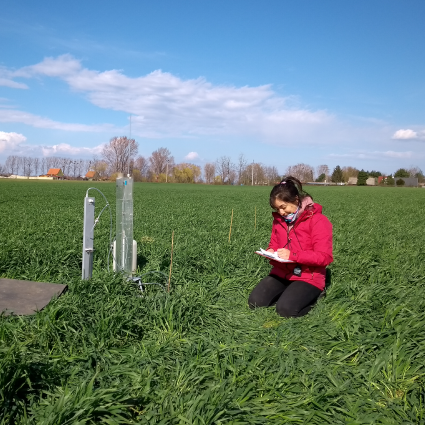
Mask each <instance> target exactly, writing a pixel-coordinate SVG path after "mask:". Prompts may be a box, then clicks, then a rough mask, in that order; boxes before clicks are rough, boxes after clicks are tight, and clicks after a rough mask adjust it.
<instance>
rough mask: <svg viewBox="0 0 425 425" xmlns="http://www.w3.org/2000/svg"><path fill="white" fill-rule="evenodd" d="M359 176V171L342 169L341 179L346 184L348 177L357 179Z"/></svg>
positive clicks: (349, 168)
mask: <svg viewBox="0 0 425 425" xmlns="http://www.w3.org/2000/svg"><path fill="white" fill-rule="evenodd" d="M358 174H359V170H358V169H357V168H355V167H350V166H347V167H342V178H343V179H344V181H345V182H348V179H349V178H350V177H357V176H358Z"/></svg>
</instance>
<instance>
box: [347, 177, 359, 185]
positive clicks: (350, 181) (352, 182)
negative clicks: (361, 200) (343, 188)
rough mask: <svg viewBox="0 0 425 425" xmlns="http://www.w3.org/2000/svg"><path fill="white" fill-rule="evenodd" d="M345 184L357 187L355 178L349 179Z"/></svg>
mask: <svg viewBox="0 0 425 425" xmlns="http://www.w3.org/2000/svg"><path fill="white" fill-rule="evenodd" d="M347 184H351V185H357V177H350V178H349V179H348V182H347Z"/></svg>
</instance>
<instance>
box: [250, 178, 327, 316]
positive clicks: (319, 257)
mask: <svg viewBox="0 0 425 425" xmlns="http://www.w3.org/2000/svg"><path fill="white" fill-rule="evenodd" d="M270 205H271V207H272V208H273V209H274V210H275V212H274V213H273V217H274V220H273V227H272V234H271V238H270V244H269V246H268V251H269V252H275V251H276V252H277V254H278V256H279V257H280V258H282V259H284V260H290V261H292V262H287V263H281V262H278V261H275V260H271V261H270V264H271V265H272V266H273V268H272V270H271V272H270V274H269V275H268V276H267V277H265V278H264V279H263V280H261V282H260V283H259V284H258V285H257V286H256V287H255V288H254V290H253V291H252V292H251V295H250V296H249V299H248V303H249V305H250V307H251V308H255V307H269V306H271V305H274V304H276V311H277V313H278V314H279V315H280V316H283V317H301V316H304V315H305V314H307V313H308V312H309V311H310V310H311V308H312V307H313V305H314V304H315V302H316V301H317V299H318V298H319V296H320V294H321V293H322V292H323V291H324V289H325V277H326V266H327V265H329V264H330V263H331V262H332V261H333V256H332V224H331V223H330V221H329V220H328V219H327V217H325V216H324V215H323V214H322V207H321V205H319V204H316V203H314V202H313V198H312V197H311V196H310V195H309V194H307V193H306V192H304V191H303V189H302V184H301V182H300V181H299V180H298V179H296V178H295V177H286V178H285V179H284V180H282V181H281V182H280V184H278V185H276V186H274V187H273V189H272V191H271V193H270Z"/></svg>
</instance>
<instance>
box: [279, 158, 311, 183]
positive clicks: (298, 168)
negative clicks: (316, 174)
mask: <svg viewBox="0 0 425 425" xmlns="http://www.w3.org/2000/svg"><path fill="white" fill-rule="evenodd" d="M286 175H287V176H293V177H296V178H297V179H298V180H300V181H301V182H303V183H304V182H311V181H313V167H312V166H311V165H308V164H303V163H301V164H297V165H291V166H289V167H288V168H287V169H286Z"/></svg>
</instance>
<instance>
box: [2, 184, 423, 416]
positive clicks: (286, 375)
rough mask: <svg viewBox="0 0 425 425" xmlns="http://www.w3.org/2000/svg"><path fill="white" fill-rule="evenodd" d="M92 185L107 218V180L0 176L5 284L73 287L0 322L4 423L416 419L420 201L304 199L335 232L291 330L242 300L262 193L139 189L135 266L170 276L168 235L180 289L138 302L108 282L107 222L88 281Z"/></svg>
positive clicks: (256, 269) (341, 191)
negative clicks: (305, 307)
mask: <svg viewBox="0 0 425 425" xmlns="http://www.w3.org/2000/svg"><path fill="white" fill-rule="evenodd" d="M90 185H94V186H96V187H98V188H99V189H100V190H102V191H103V192H104V193H105V195H106V196H107V198H108V199H109V201H110V202H111V205H112V208H113V211H115V186H114V185H113V184H96V183H92V184H88V183H68V182H10V181H1V180H0V277H8V278H16V279H28V280H37V281H47V282H56V283H66V284H68V285H69V291H68V292H67V293H66V294H65V295H64V296H62V297H60V298H59V299H57V300H54V301H52V302H51V303H50V304H49V305H48V306H47V308H46V309H45V310H43V311H41V312H39V313H37V314H36V315H34V316H27V317H4V316H2V317H0V423H2V424H9V423H19V424H21V423H22V424H36V423H37V424H38V423H40V424H41V423H42V424H86V423H87V424H91V423H100V422H101V423H108V424H118V423H141V424H219V423H223V424H224V423H226V424H263V423H268V424H277V423H287V424H297V423H299V424H302V423H308V424H326V423H329V424H425V407H424V402H425V400H424V397H425V384H424V381H425V379H424V373H425V366H424V361H423V357H424V354H423V353H424V351H425V331H424V329H425V285H424V284H425V261H424V260H425V232H424V218H423V217H424V215H423V214H424V211H425V191H423V190H421V189H408V188H394V189H393V188H362V187H361V188H357V187H354V188H344V187H332V188H329V187H328V188H321V187H313V188H311V189H310V188H309V190H310V192H311V193H312V195H313V196H314V198H315V200H316V201H317V202H319V203H321V204H322V205H323V206H324V213H325V214H326V215H327V216H328V217H329V218H330V220H331V221H332V223H333V225H334V263H333V264H332V265H331V266H330V269H331V271H332V285H331V287H330V290H329V291H328V295H327V297H326V298H325V299H324V300H322V301H320V302H319V304H318V305H317V306H316V307H315V308H314V309H313V310H312V312H311V313H310V314H308V315H307V316H305V317H303V318H300V319H283V318H280V317H278V316H277V315H276V313H275V312H274V310H273V309H258V310H255V311H251V310H249V309H248V307H247V297H248V295H249V293H250V291H251V290H252V288H253V287H254V286H255V285H256V283H257V282H258V281H259V280H260V279H261V278H262V277H263V276H265V275H266V274H267V273H268V271H269V269H270V266H269V265H268V263H267V261H266V260H265V259H263V258H261V257H259V256H256V255H255V254H254V253H253V251H254V250H255V249H257V248H259V247H260V246H261V247H263V248H264V247H266V245H267V243H268V239H269V236H270V228H271V215H270V213H271V211H270V207H269V206H268V194H269V191H270V188H256V187H254V188H252V187H218V186H197V185H196V186H195V185H172V184H169V185H165V184H162V185H161V184H142V183H141V184H136V185H135V192H134V197H135V207H134V236H135V239H137V241H138V248H139V252H138V256H139V266H140V269H139V272H140V273H143V272H146V271H150V270H158V271H163V272H165V273H166V274H168V267H169V260H170V248H171V233H172V231H173V230H174V231H175V239H174V242H175V246H174V248H175V249H174V261H173V276H172V282H171V284H172V291H171V292H170V294H167V293H165V292H163V291H161V290H158V289H156V288H150V290H149V291H147V292H146V293H145V294H144V295H143V296H140V292H139V291H138V289H137V288H136V287H134V286H133V285H132V284H129V283H125V282H123V281H122V280H121V279H120V278H119V276H114V275H113V274H112V273H108V272H107V271H106V253H107V244H108V238H109V220H108V217H107V215H106V214H105V215H104V216H102V219H101V222H100V223H99V224H98V226H96V228H95V248H96V255H95V265H94V276H93V279H92V280H90V281H86V282H83V281H81V280H80V276H81V255H82V254H81V251H82V227H83V197H84V196H85V191H86V190H87V188H88V187H89V186H90ZM93 196H95V197H96V202H97V206H96V210H97V211H100V209H101V208H102V206H103V201H102V198H101V196H100V195H98V194H96V193H95V192H93ZM255 207H256V208H257V229H256V230H255V229H254V208H255ZM232 208H233V210H234V218H233V229H232V240H231V243H230V244H229V243H228V234H229V224H230V215H231V210H232ZM114 218H115V217H114ZM152 279H153V278H152V277H149V281H152ZM158 279H160V277H158ZM162 283H164V282H163V281H162Z"/></svg>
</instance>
